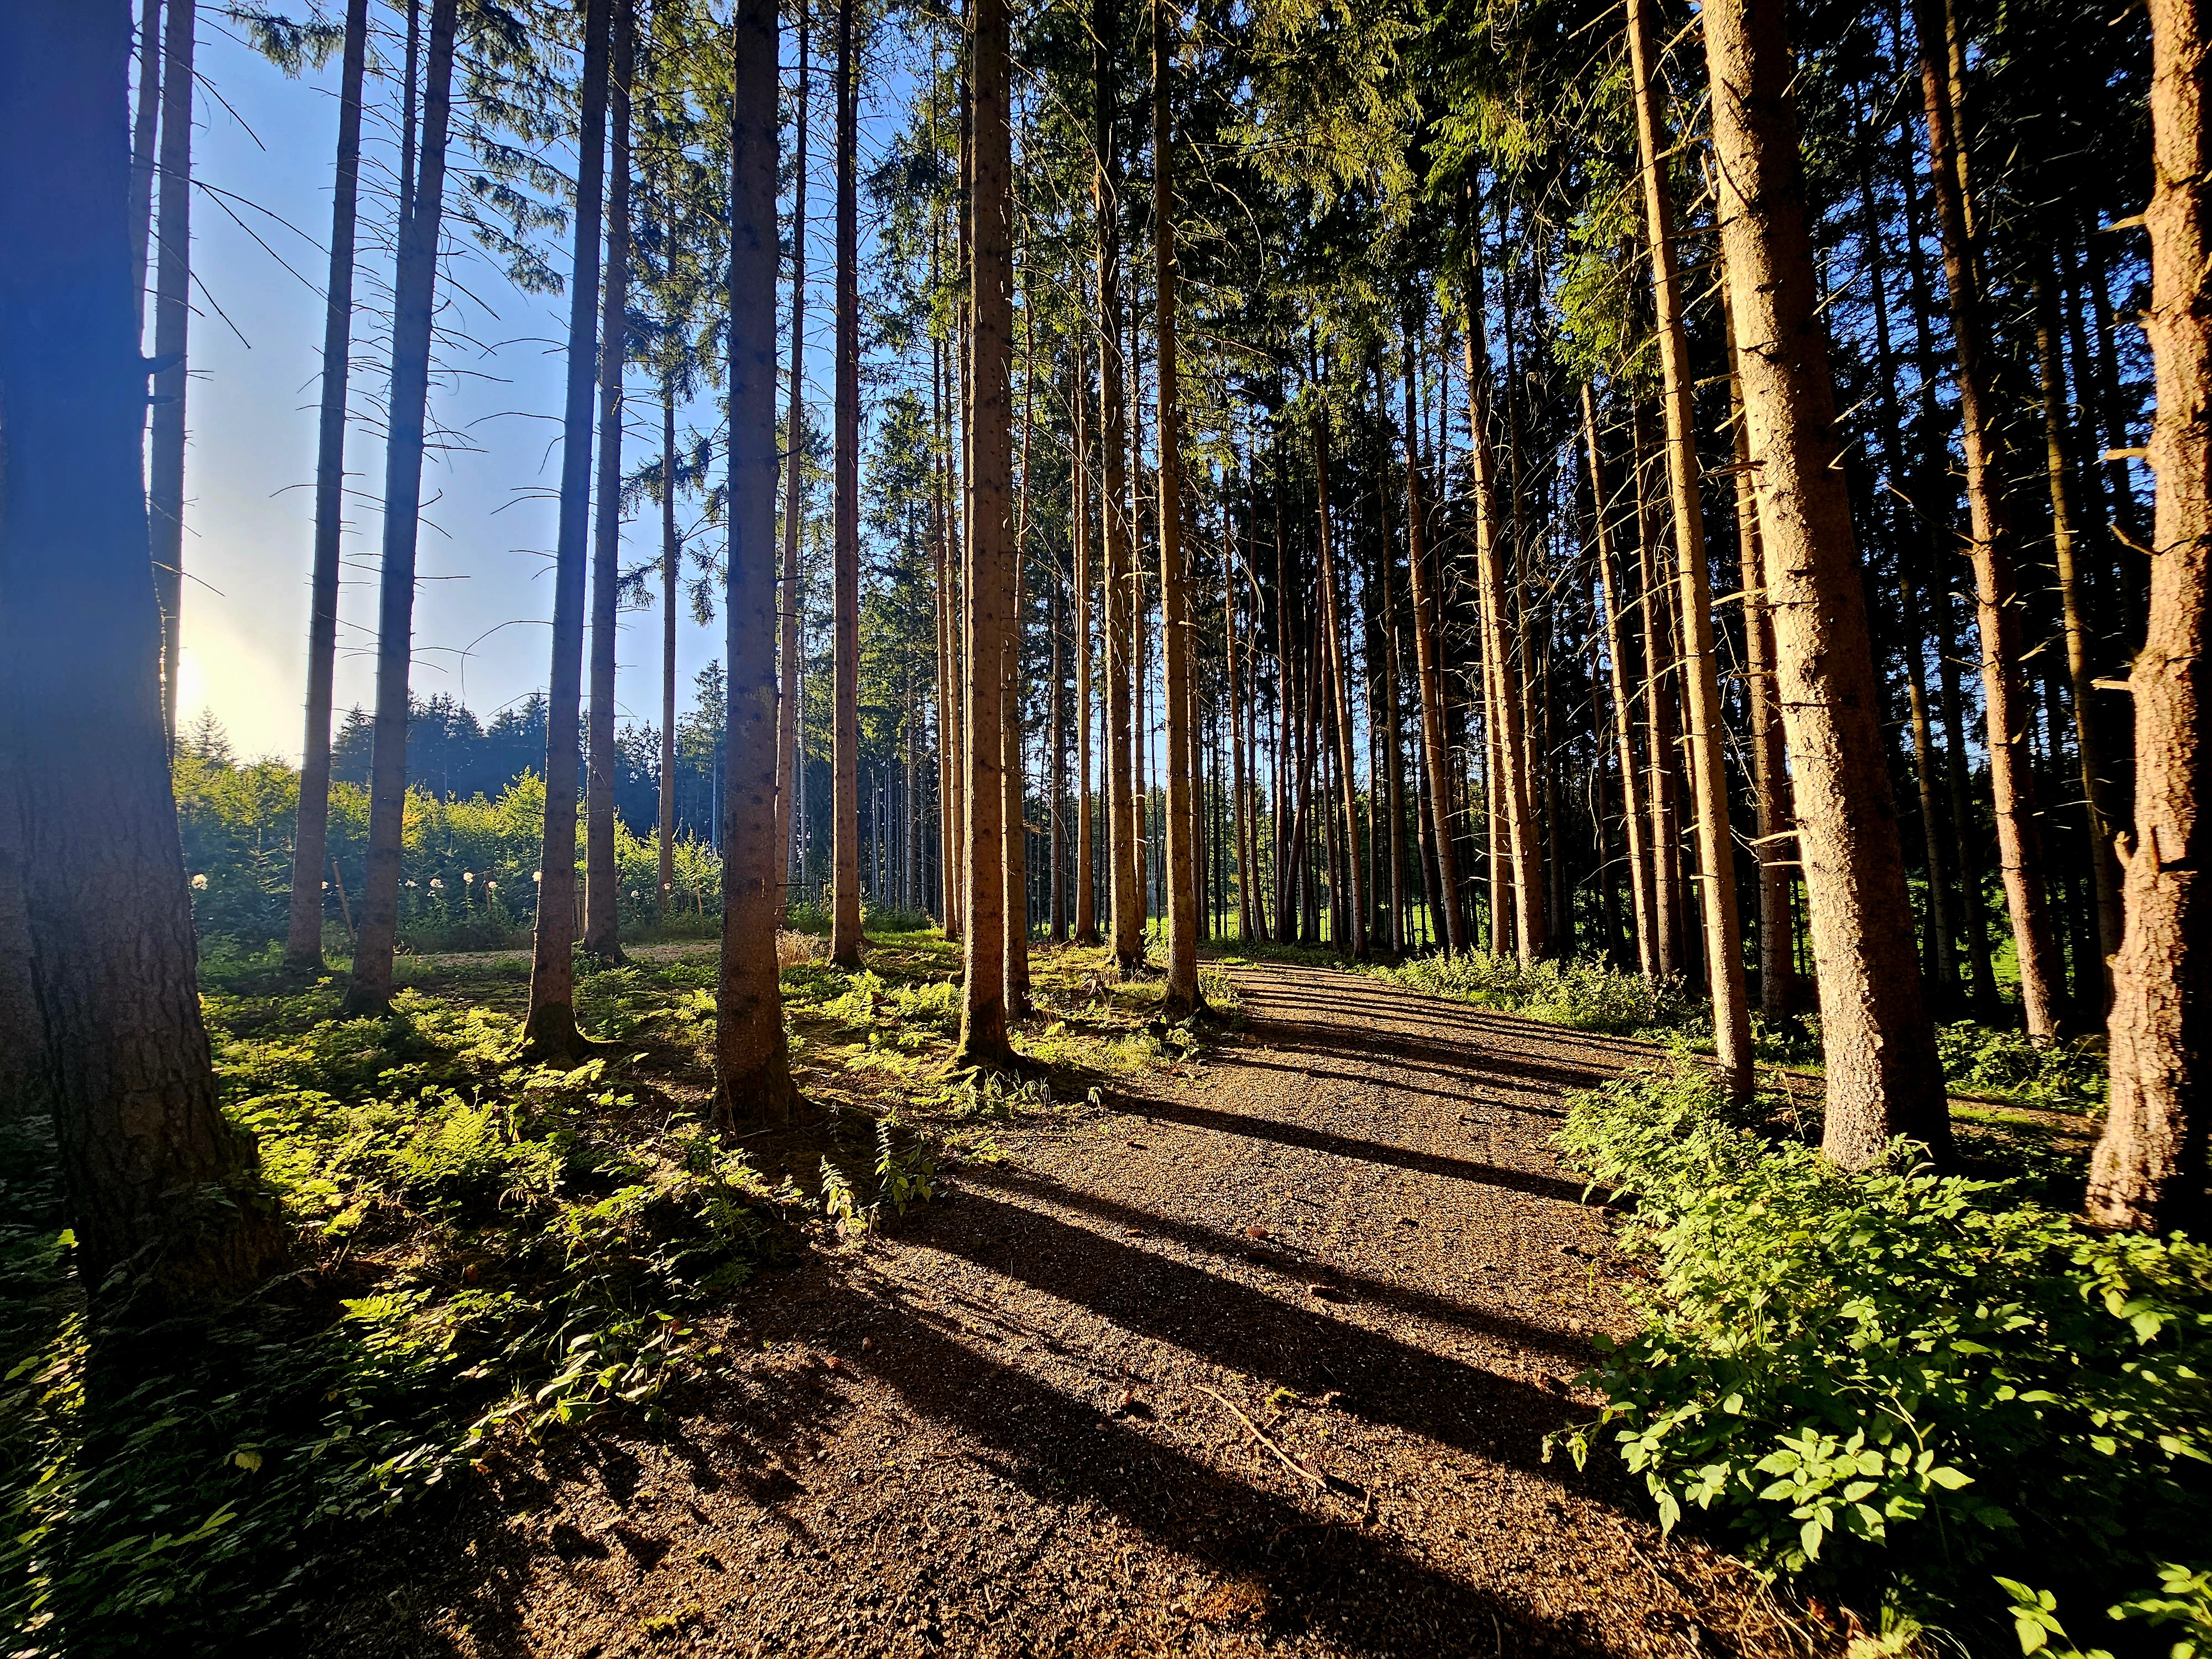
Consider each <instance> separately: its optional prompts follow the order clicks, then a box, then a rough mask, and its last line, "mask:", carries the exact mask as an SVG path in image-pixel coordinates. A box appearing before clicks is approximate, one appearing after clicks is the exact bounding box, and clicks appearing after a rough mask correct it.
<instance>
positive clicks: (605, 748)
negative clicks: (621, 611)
mask: <svg viewBox="0 0 2212 1659" xmlns="http://www.w3.org/2000/svg"><path fill="white" fill-rule="evenodd" d="M634 9H635V0H614V19H613V26H612V27H613V54H612V55H613V67H612V71H611V81H610V83H609V88H608V92H609V97H608V109H607V116H608V120H607V125H608V129H609V133H610V144H609V149H610V151H611V155H610V156H609V159H608V172H607V268H606V281H605V283H604V285H603V286H604V289H605V297H604V300H603V301H602V304H601V309H600V313H599V501H598V520H597V522H596V523H595V524H594V526H593V532H592V664H591V677H592V701H591V716H590V720H591V732H590V737H591V748H590V765H589V770H588V771H587V772H586V775H585V780H584V949H585V951H586V953H587V954H589V955H591V956H592V957H597V958H598V959H599V960H600V961H601V962H619V961H621V960H622V938H621V916H622V891H621V888H622V875H621V872H620V871H619V870H618V869H617V867H616V864H615V772H616V769H617V767H618V766H619V765H620V763H621V762H620V757H619V756H617V753H616V751H615V617H616V611H617V600H618V599H619V598H620V597H621V580H622V574H621V569H620V562H621V554H622V484H623V473H622V457H623V432H622V425H623V368H625V367H626V366H627V363H628V361H629V83H630V73H631V49H630V40H631V33H632V24H633V21H634V18H633V16H632V13H633V11H634Z"/></svg>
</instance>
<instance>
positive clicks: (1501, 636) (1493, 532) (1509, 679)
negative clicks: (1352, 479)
mask: <svg viewBox="0 0 2212 1659" xmlns="http://www.w3.org/2000/svg"><path fill="white" fill-rule="evenodd" d="M1467 301H1468V303H1467V313H1468V328H1467V396H1468V432H1469V447H1468V457H1469V459H1470V460H1471V461H1472V463H1473V466H1474V549H1475V559H1476V562H1477V568H1478V570H1479V572H1480V574H1478V576H1477V578H1476V583H1477V586H1478V589H1479V591H1480V595H1481V599H1482V649H1483V657H1484V659H1485V663H1486V674H1485V676H1484V681H1485V684H1484V693H1485V695H1484V699H1483V701H1484V704H1485V715H1486V720H1489V721H1491V722H1494V724H1495V727H1496V731H1497V752H1498V773H1497V775H1498V804H1499V805H1500V806H1501V807H1503V809H1504V815H1505V841H1506V854H1505V856H1506V859H1507V860H1508V867H1509V868H1510V870H1511V872H1512V878H1513V921H1514V928H1513V939H1514V944H1515V946H1516V949H1517V950H1518V951H1519V953H1520V957H1521V960H1522V962H1524V963H1525V962H1534V961H1535V960H1536V959H1537V958H1538V957H1541V956H1542V955H1544V953H1545V952H1546V951H1547V950H1548V949H1549V948H1550V944H1551V941H1550V939H1549V938H1548V936H1547V933H1546V928H1545V915H1546V912H1545V904H1544V869H1543V858H1542V854H1541V851H1540V850H1539V848H1538V847H1537V843H1536V825H1535V823H1534V816H1533V814H1532V813H1531V811H1530V810H1529V797H1528V787H1529V775H1530V773H1531V771H1532V770H1533V760H1532V757H1531V756H1530V754H1529V750H1528V729H1527V726H1526V725H1525V724H1524V719H1525V715H1526V713H1527V705H1526V702H1525V697H1524V690H1525V688H1524V687H1523V686H1522V671H1523V670H1524V669H1525V668H1526V667H1527V665H1528V659H1527V657H1526V654H1525V651H1524V653H1523V654H1522V656H1521V659H1520V660H1519V661H1517V662H1516V659H1515V652H1514V649H1513V647H1512V645H1511V644H1510V642H1509V641H1508V639H1507V634H1508V632H1509V630H1512V629H1513V623H1512V611H1514V609H1515V608H1516V607H1515V606H1514V604H1513V598H1514V594H1513V589H1514V588H1516V587H1517V586H1518V583H1517V582H1512V583H1510V585H1509V578H1508V574H1507V571H1506V559H1505V546H1504V530H1503V526H1501V525H1500V524H1499V522H1498V519H1499V514H1498V460H1497V453H1496V451H1495V450H1494V448H1493V447H1492V442H1491V430H1490V366H1489V356H1490V354H1489V349H1488V347H1487V345H1486V342H1485V338H1484V332H1483V324H1482V312H1483V307H1484V305H1485V303H1486V301H1485V299H1484V296H1483V292H1482V273H1481V271H1480V270H1479V269H1470V270H1469V271H1468V292H1467ZM1519 516H1520V514H1519V511H1518V507H1517V504H1516V513H1515V517H1516V520H1517V519H1518V518H1519ZM1515 631H1517V630H1515ZM1525 643H1526V641H1525V638H1524V640H1523V645H1524V647H1525ZM1491 839H1492V850H1491V857H1492V860H1495V859H1496V858H1497V857H1498V849H1497V847H1496V841H1497V832H1496V829H1495V828H1494V827H1493V829H1492V837H1491ZM1492 925H1493V927H1494V926H1495V922H1494V921H1493V924H1492ZM1492 948H1493V949H1494V948H1495V946H1494V945H1493V947H1492Z"/></svg>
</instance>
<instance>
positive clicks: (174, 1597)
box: [0, 931, 1225, 1659]
mask: <svg viewBox="0 0 2212 1659" xmlns="http://www.w3.org/2000/svg"><path fill="white" fill-rule="evenodd" d="M794 938H795V936H787V942H789V941H791V940H792V939H794ZM785 955H786V960H787V966H786V967H785V969H784V970H783V973H782V986H783V992H784V998H785V1005H786V1021H787V1035H788V1037H789V1040H790V1042H791V1045H792V1050H793V1072H794V1075H795V1077H796V1078H797V1079H798V1082H799V1086H800V1088H801V1090H802V1091H804V1092H805V1095H806V1096H807V1097H808V1098H809V1099H810V1100H811V1102H812V1103H814V1104H815V1105H816V1106H817V1108H819V1109H820V1112H819V1114H818V1115H819V1117H820V1119H821V1121H819V1122H818V1123H817V1125H816V1126H815V1127H807V1128H803V1129H799V1130H796V1131H793V1132H789V1133H779V1134H774V1135H766V1136H763V1135H762V1134H759V1133H753V1134H749V1135H747V1136H745V1137H744V1138H743V1139H738V1140H737V1141H735V1142H725V1141H723V1140H722V1139H719V1138H718V1137H717V1136H716V1135H715V1134H714V1133H713V1132H712V1131H711V1130H710V1128H709V1127H708V1125H707V1123H706V1121H705V1116H706V1108H707V1104H708V1101H709V1100H710V1099H711V1097H712V1090H711V1085H712V1057H713V1046H714V1025H715V1018H716V1016H715V1005H714V992H715V981H716V966H717V964H716V961H715V957H714V953H713V951H711V949H708V950H702V951H699V952H697V953H694V954H690V955H685V956H683V957H678V958H676V959H672V960H661V959H651V960H637V961H633V962H631V963H628V964H626V965H623V966H617V967H599V966H596V965H592V964H589V963H581V962H580V972H579V976H578V980H577V1013H578V1018H579V1022H580V1024H581V1025H582V1027H583V1028H584V1029H585V1030H586V1031H587V1032H588V1033H589V1034H590V1035H591V1036H592V1037H593V1038H594V1039H595V1040H596V1041H597V1042H598V1044H599V1052H598V1053H597V1054H595V1055H594V1056H593V1057H592V1059H590V1060H588V1061H586V1063H585V1064H583V1065H580V1066H574V1067H573V1068H566V1069H559V1068H547V1067H544V1066H532V1065H526V1064H524V1063H522V1062H521V1061H520V1060H518V1059H517V1058H516V1054H517V1049H518V1048H519V1040H520V1019H521V1016H522V1013H523V1006H524V995H525V990H526V983H527V975H526V963H525V964H522V967H521V968H520V969H517V967H516V966H515V965H514V964H512V963H504V962H491V963H486V962H467V961H448V962H445V963H440V962H438V961H436V960H435V958H432V959H420V958H418V959H416V961H415V963H413V964H412V969H413V977H414V983H413V984H412V986H410V988H406V989H404V990H402V991H401V992H400V993H399V994H398V997H397V998H396V999H395V1001H394V1004H393V1007H392V1013H391V1016H390V1017H389V1018H377V1019H347V1018H343V1016H342V1014H341V1012H340V1009H339V997H340V993H341V989H342V985H341V982H340V981H337V979H335V978H332V979H329V980H325V981H323V982H322V983H321V984H319V985H318V986H317V987H314V988H313V989H310V990H307V991H301V990H298V989H296V988H288V987H285V986H284V985H283V982H282V981H281V980H280V979H279V978H278V977H277V976H276V975H275V974H274V973H273V971H272V969H273V965H274V964H273V963H261V962H258V961H253V962H242V963H241V962H228V961H217V962H216V963H213V964H211V967H212V969H213V971H211V972H210V975H208V976H207V978H206V980H205V981H204V993H203V1006H204V1011H205V1013H206V1017H207V1020H208V1024H209V1029H210V1039H211V1042H212V1044H213V1048H214V1052H215V1057H216V1067H217V1072H218V1074H219V1078H220V1081H221V1085H222V1098H223V1104H224V1109H225V1111H226V1112H227V1113H228V1115H229V1116H230V1117H231V1119H232V1120H233V1121H234V1122H235V1123H236V1124H238V1125H239V1126H240V1127H241V1128H243V1129H246V1130H247V1131H249V1132H250V1133H252V1135H253V1136H254V1137H255V1139H256V1141H257V1144H258V1152H259V1156H260V1166H261V1170H262V1174H263V1177H264V1180H265V1181H266V1182H267V1183H268V1186H269V1188H270V1190H271V1191H272V1192H273V1194H275V1195H276V1198H277V1199H278V1200H280V1201H281V1203H282V1206H283V1210H284V1212H285V1214H286V1215H287V1217H288V1218H289V1220H290V1222H291V1223H292V1225H293V1228H294V1234H295V1263H296V1264H297V1267H296V1271H295V1273H293V1274H292V1275H290V1276H289V1277H288V1278H287V1279H284V1280H283V1281H280V1282H278V1283H276V1284H274V1285H270V1286H267V1287H264V1291H263V1292H262V1293H261V1294H259V1295H258V1296H257V1297H254V1298H252V1300H251V1301H250V1302H249V1303H248V1304H246V1305H244V1306H241V1307H238V1308H235V1309H233V1310H229V1311H228V1312H227V1313H226V1314H224V1315H223V1316H221V1317H218V1318H216V1319H213V1320H209V1321H204V1322H198V1323H196V1324H193V1325H191V1326H189V1327H185V1326H179V1327H177V1328H173V1329H168V1330H165V1331H162V1332H159V1333H155V1334H152V1335H150V1336H146V1335H135V1336H134V1335H132V1334H125V1333H118V1332H112V1331H101V1332H94V1331H91V1330H88V1328H87V1324H86V1313H85V1304H84V1299H83V1297H82V1294H81V1293H80V1292H79V1291H78V1290H77V1287H76V1283H75V1280H74V1278H73V1276H72V1273H71V1271H70V1248H71V1247H70V1237H69V1235H68V1234H67V1232H66V1231H64V1228H63V1225H62V1222H63V1215H62V1206H61V1202H60V1197H59V1194H58V1185H57V1176H56V1164H55V1155H54V1148H53V1146H52V1136H51V1133H50V1132H49V1133H46V1134H45V1135H44V1136H43V1137H41V1136H40V1135H39V1134H37V1133H33V1132H32V1130H30V1129H29V1128H27V1127H23V1126H20V1125H19V1126H13V1127H8V1128H5V1129H0V1135H4V1136H5V1137H6V1138H7V1139H6V1143H5V1144H4V1145H0V1200H4V1201H0V1362H4V1365H0V1374H4V1375H5V1376H6V1382H5V1384H4V1386H0V1505H4V1507H5V1510H6V1515H5V1516H4V1526H0V1629H5V1630H7V1631H8V1632H10V1642H9V1645H8V1646H7V1647H6V1648H5V1649H4V1651H6V1652H8V1653H9V1654H10V1655H11V1656H24V1659H30V1656H39V1659H43V1656H49V1655H51V1656H63V1655H67V1656H71V1659H75V1656H80V1655H84V1656H104V1655H108V1654H123V1653H140V1652H187V1651H212V1650H222V1649H223V1648H224V1647H225V1646H226V1645H228V1644H237V1643H240V1642H243V1641H247V1640H250V1639H252V1638H256V1637H257V1636H258V1635H260V1634H262V1633H265V1632H271V1631H274V1630H278V1629H281V1628H282V1626H283V1622H284V1620H286V1619H287V1618H288V1617H289V1616H290V1615H291V1614H292V1613H294V1612H295V1609H296V1608H297V1607H299V1606H301V1604H302V1602H303V1598H305V1597H307V1595H309V1594H310V1592H311V1589H312V1581H313V1577H314V1576H315V1574H316V1573H317V1571H318V1570H319V1566H320V1565H322V1564H324V1563H326V1562H327V1561H329V1560H330V1559H333V1556H334V1553H337V1552H339V1551H342V1550H343V1549H345V1548H348V1547H356V1546H357V1545H358V1543H359V1541H360V1539H361V1537H362V1528H364V1526H366V1525H367V1524H368V1523H370V1522H374V1521H375V1520H376V1519H377V1518H378V1517H380V1516H386V1515H388V1514H390V1513H391V1512H392V1511H393V1510H397V1509H398V1508H399V1507H400V1506H402V1505H404V1504H409V1503H410V1502H411V1501H416V1500H418V1499H420V1498H422V1497H424V1496H425V1495H426V1494H431V1493H434V1492H440V1491H444V1490H450V1489H452V1488H453V1487H454V1486H459V1485H460V1484H461V1483H463V1482H465V1480H468V1479H470V1478H471V1476H472V1475H473V1474H474V1473H475V1472H476V1471H477V1469H479V1468H484V1467H488V1465H489V1462H490V1461H492V1460H496V1459H499V1458H501V1457H506V1456H513V1455H532V1448H533V1447H534V1446H535V1445H536V1444H537V1443H541V1442H543V1441H544V1440H545V1439H546V1438H547V1437H552V1436H557V1435H562V1434H572V1433H577V1432H584V1433H591V1432H596V1431H597V1427H598V1425H599V1423H600V1422H601V1421H603V1420H609V1421H611V1420H614V1419H623V1420H629V1421H634V1422H635V1421H639V1420H643V1421H644V1422H646V1423H647V1424H648V1425H649V1424H650V1423H651V1422H652V1421H653V1420H654V1419H657V1417H658V1416H659V1414H660V1413H662V1412H663V1411H664V1410H665V1408H666V1406H665V1402H666V1401H667V1400H668V1398H669V1395H670V1391H671V1389H679V1388H681V1387H682V1386H683V1385H684V1384H685V1383H687V1382H690V1381H691V1380H693V1379H696V1378H697V1377H699V1376H703V1375H706V1374H708V1372H710V1371H711V1370H712V1369H713V1366H714V1363H715V1360H716V1357H717V1356H718V1355H719V1354H720V1352H721V1349H720V1346H718V1344H719V1338H718V1336H717V1335H716V1332H717V1331H718V1330H719V1329H720V1317H721V1316H723V1315H725V1314H726V1313H727V1312H728V1311H729V1310H731V1309H732V1307H733V1306H734V1305H736V1304H735V1303H734V1301H733V1298H736V1297H741V1296H742V1294H743V1287H744V1285H746V1283H747V1281H748V1280H749V1279H750V1278H751V1277H752V1276H753V1275H755V1274H756V1273H758V1272H760V1271H762V1270H763V1268H766V1267H771V1266H773V1265H774V1264H775V1263H776V1262H778V1261H783V1260H787V1259H791V1258H794V1257H795V1256H796V1255H799V1253H800V1252H801V1251H804V1250H809V1249H812V1250H818V1251H825V1252H829V1253H831V1254H836V1253H841V1252H843V1251H846V1250H849V1249H853V1248H855V1247H856V1246H857V1245H858V1244H859V1243H860V1242H861V1241H863V1240H865V1238H866V1237H867V1236H868V1235H869V1234H870V1233H871V1232H872V1231H875V1230H876V1229H877V1228H878V1227H879V1226H880V1225H884V1224H885V1223H887V1222H889V1221H890V1220H891V1219H893V1218H895V1217H896V1215H898V1214H899V1213H900V1212H903V1211H904V1210H906V1209H908V1208H909V1207H910V1206H914V1205H916V1204H921V1203H927V1202H928V1201H929V1200H932V1199H933V1198H934V1197H936V1196H937V1195H938V1194H939V1192H940V1191H941V1190H942V1188H943V1184H944V1182H945V1178H946V1176H947V1175H948V1174H949V1173H950V1171H951V1169H952V1168H953V1167H954V1166H956V1165H957V1164H958V1163H960V1162H961V1161H963V1160H975V1161H988V1160H992V1159H995V1158H998V1157H999V1156H1000V1152H999V1149H998V1146H997V1144H996V1141H995V1139H994V1136H996V1135H998V1134H1001V1133H1005V1132H1006V1129H1007V1128H1008V1127H1012V1126H1013V1125H1016V1124H1018V1123H1022V1122H1024V1121H1051V1120H1052V1119H1053V1118H1054V1117H1056V1116H1059V1115H1066V1114H1068V1113H1073V1112H1079V1111H1085V1110H1088V1109H1091V1107H1092V1106H1093V1105H1094V1104H1095V1103H1096V1102H1097V1089H1098V1088H1099V1086H1100V1085H1102V1084H1103V1083H1105V1082H1107V1081H1109V1080H1110V1079H1112V1078H1113V1077H1114V1076H1115V1075H1117V1074H1120V1073H1127V1072H1130V1071H1136V1070H1141V1069H1143V1068H1145V1067H1146V1066H1161V1065H1165V1064H1170V1063H1173V1062H1175V1061H1176V1060H1182V1059H1185V1058H1188V1056H1189V1055H1190V1054H1192V1053H1194V1051H1195V1049H1196V1048H1197V1045H1198V1041H1199V1040H1198V1038H1197V1036H1195V1035H1194V1034H1193V1033H1192V1032H1191V1031H1189V1030H1182V1029H1178V1028H1174V1027H1162V1025H1161V1023H1160V1022H1159V1020H1158V981H1146V980H1145V979H1142V978H1133V979H1129V980H1126V981H1125V980H1122V979H1121V978H1120V977H1119V976H1118V975H1113V974H1111V973H1110V972H1108V971H1107V970H1106V969H1104V967H1103V957H1101V955H1100V953H1098V952H1097V951H1089V952H1084V951H1073V950H1067V951H1044V950H1040V951H1037V952H1036V955H1035V957H1034V958H1033V978H1034V983H1035V994H1036V1000H1037V1002H1038V1005H1039V1007H1038V1013H1037V1015H1036V1018H1033V1019H1031V1020H1030V1021H1028V1022H1026V1023H1024V1024H1023V1025H1022V1026H1021V1027H1020V1029H1019V1030H1018V1032H1017V1036H1016V1041H1017V1043H1018V1046H1019V1047H1020V1048H1022V1049H1023V1050H1024V1052H1025V1053H1026V1054H1028V1055H1029V1057H1030V1065H1029V1066H1027V1067H1026V1068H1025V1069H1024V1073H1023V1074H1022V1075H1020V1076H1017V1077H994V1076H989V1075H967V1076H952V1075H948V1074H946V1073H945V1070H944V1061H945V1059H946V1057H947V1056H948V1055H949V1054H950V1053H951V1046H952V1043H953V1042H954V1040H955V1038H956V1037H957V1031H958V1026H959V1018H960V1000H959V987H958V984H957V975H958V972H959V968H960V955H959V947H958V946H957V945H953V944H950V943H948V942H947V941H946V940H945V939H944V938H943V937H942V936H941V935H940V934H938V933H934V932H933V931H914V932H907V933H887V934H882V935H877V936H872V937H871V938H870V939H869V940H868V942H867V947H866V966H865V967H864V968H862V969H860V970H858V971H855V972H849V973H848V972H846V971H844V970H842V969H836V968H833V967H831V966H829V964H828V963H826V961H823V959H822V955H821V952H820V951H818V950H816V949H814V948H813V947H812V946H811V945H808V944H807V942H806V941H805V940H803V939H800V940H797V941H796V942H795V943H792V944H791V945H790V949H789V950H787V951H786V952H785ZM1224 988H1225V987H1224ZM118 1355H122V1356H128V1358H126V1359H122V1360H118V1359H116V1358H113V1357H114V1356H118Z"/></svg>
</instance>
